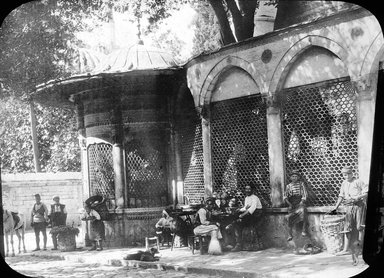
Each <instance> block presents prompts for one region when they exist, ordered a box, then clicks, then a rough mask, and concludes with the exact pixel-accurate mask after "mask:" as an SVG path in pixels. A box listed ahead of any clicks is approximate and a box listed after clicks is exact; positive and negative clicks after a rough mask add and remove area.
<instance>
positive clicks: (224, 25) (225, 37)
mask: <svg viewBox="0 0 384 278" xmlns="http://www.w3.org/2000/svg"><path fill="white" fill-rule="evenodd" d="M208 2H209V4H210V5H211V7H212V8H213V11H214V12H215V15H216V17H217V20H218V22H219V25H220V34H221V39H222V42H223V45H227V44H230V43H234V42H236V40H235V37H234V35H233V33H232V30H231V27H230V25H229V22H228V18H227V14H226V12H225V10H224V7H223V5H222V2H221V1H217V0H208Z"/></svg>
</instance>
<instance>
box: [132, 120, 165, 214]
mask: <svg viewBox="0 0 384 278" xmlns="http://www.w3.org/2000/svg"><path fill="white" fill-rule="evenodd" d="M129 136H131V137H132V138H130V140H129V141H127V143H126V144H125V163H126V174H127V195H128V206H129V207H131V208H138V207H159V206H166V205H167V174H166V173H167V167H166V159H165V158H166V157H165V154H166V151H165V149H166V140H165V134H164V132H162V131H161V129H160V128H156V127H147V128H146V129H142V130H141V131H139V132H137V133H134V132H132V133H131V134H130V135H129Z"/></svg>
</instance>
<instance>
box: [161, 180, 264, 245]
mask: <svg viewBox="0 0 384 278" xmlns="http://www.w3.org/2000/svg"><path fill="white" fill-rule="evenodd" d="M254 189H255V188H254V186H253V184H249V185H247V186H246V187H245V195H246V197H245V200H244V204H241V203H240V201H239V200H238V198H237V197H236V196H235V195H234V194H231V193H224V192H223V193H222V194H216V193H214V194H213V196H212V197H210V198H207V200H206V201H205V204H204V205H203V206H202V207H201V208H200V209H199V210H198V211H197V213H196V218H195V221H194V225H193V233H194V234H195V235H207V234H208V235H210V236H211V237H212V238H214V239H215V238H216V237H217V239H218V240H219V242H220V246H221V248H222V249H224V250H228V251H233V252H237V251H241V250H242V244H243V240H242V232H243V229H244V228H245V227H248V226H251V225H252V224H254V223H256V222H257V221H258V219H259V218H260V216H261V209H262V205H261V202H260V199H259V198H258V197H257V196H256V195H255V194H254ZM176 222H177V221H176V220H175V219H173V218H172V216H171V210H170V209H166V210H164V211H163V217H162V218H161V219H160V220H159V221H158V222H157V223H156V230H157V233H158V234H159V235H160V236H161V237H163V238H164V237H167V235H168V234H169V232H170V231H171V230H173V229H175V226H177V223H176Z"/></svg>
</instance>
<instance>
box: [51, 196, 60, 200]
mask: <svg viewBox="0 0 384 278" xmlns="http://www.w3.org/2000/svg"><path fill="white" fill-rule="evenodd" d="M55 199H59V200H60V197H59V196H57V195H56V196H53V198H52V200H55Z"/></svg>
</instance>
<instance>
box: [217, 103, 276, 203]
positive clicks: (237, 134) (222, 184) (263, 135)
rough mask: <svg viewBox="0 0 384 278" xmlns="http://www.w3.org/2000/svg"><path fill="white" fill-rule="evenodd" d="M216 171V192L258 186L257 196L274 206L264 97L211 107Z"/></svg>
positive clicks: (239, 193) (239, 192)
mask: <svg viewBox="0 0 384 278" xmlns="http://www.w3.org/2000/svg"><path fill="white" fill-rule="evenodd" d="M211 115H212V122H211V138H212V171H213V188H214V190H215V191H218V192H220V191H235V192H237V194H238V196H239V197H240V198H241V199H243V198H244V188H245V186H246V185H248V184H249V183H250V182H253V183H255V184H256V187H257V188H256V194H257V196H258V197H259V198H260V200H261V202H262V203H263V204H264V205H265V206H270V205H271V200H270V192H271V190H270V181H269V157H268V137H267V120H266V106H265V104H264V102H263V101H262V99H261V97H260V96H252V97H246V98H238V99H230V100H225V101H220V102H216V103H213V104H212V107H211Z"/></svg>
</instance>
